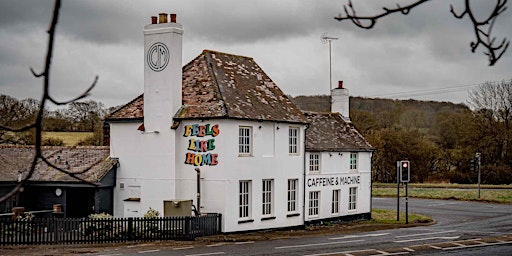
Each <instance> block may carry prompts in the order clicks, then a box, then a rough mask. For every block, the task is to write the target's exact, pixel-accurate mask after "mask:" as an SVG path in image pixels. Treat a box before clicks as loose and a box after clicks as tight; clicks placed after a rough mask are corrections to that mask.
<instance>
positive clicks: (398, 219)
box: [396, 161, 400, 221]
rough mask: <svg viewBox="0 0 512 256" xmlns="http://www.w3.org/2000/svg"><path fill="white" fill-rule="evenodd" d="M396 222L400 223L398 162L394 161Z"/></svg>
mask: <svg viewBox="0 0 512 256" xmlns="http://www.w3.org/2000/svg"><path fill="white" fill-rule="evenodd" d="M396 221H400V161H396Z"/></svg>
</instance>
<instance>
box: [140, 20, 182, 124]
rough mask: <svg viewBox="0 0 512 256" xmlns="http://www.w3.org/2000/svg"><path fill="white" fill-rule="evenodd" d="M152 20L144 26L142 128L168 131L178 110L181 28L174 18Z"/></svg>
mask: <svg viewBox="0 0 512 256" xmlns="http://www.w3.org/2000/svg"><path fill="white" fill-rule="evenodd" d="M156 18H157V17H156V16H152V17H151V24H148V25H146V26H144V127H145V129H146V131H152V132H158V131H163V130H165V129H169V127H170V126H171V124H172V117H173V116H174V114H176V112H177V111H178V110H179V109H180V107H181V84H182V74H181V73H182V60H181V58H182V37H183V26H182V25H181V24H179V23H176V14H171V22H168V19H167V18H168V14H167V13H159V15H158V23H156Z"/></svg>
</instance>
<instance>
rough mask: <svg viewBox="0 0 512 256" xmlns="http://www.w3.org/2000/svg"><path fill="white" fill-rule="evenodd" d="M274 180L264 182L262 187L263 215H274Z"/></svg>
mask: <svg viewBox="0 0 512 256" xmlns="http://www.w3.org/2000/svg"><path fill="white" fill-rule="evenodd" d="M273 187H274V180H263V187H262V212H261V214H262V215H264V216H265V215H272V197H273V195H272V194H273V193H272V190H273V189H272V188H273Z"/></svg>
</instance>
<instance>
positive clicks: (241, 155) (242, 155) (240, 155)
mask: <svg viewBox="0 0 512 256" xmlns="http://www.w3.org/2000/svg"><path fill="white" fill-rule="evenodd" d="M238 157H252V155H246V154H238Z"/></svg>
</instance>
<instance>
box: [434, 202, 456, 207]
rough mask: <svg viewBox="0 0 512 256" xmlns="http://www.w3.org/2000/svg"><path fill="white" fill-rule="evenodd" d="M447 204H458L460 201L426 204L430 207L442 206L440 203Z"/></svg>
mask: <svg viewBox="0 0 512 256" xmlns="http://www.w3.org/2000/svg"><path fill="white" fill-rule="evenodd" d="M449 204H460V202H452V203H439V204H429V205H427V206H429V207H431V206H442V205H449Z"/></svg>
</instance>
